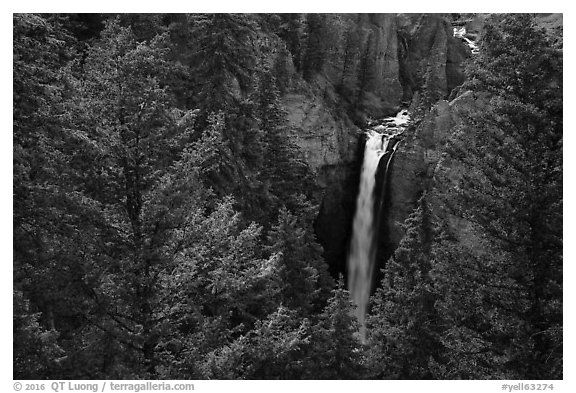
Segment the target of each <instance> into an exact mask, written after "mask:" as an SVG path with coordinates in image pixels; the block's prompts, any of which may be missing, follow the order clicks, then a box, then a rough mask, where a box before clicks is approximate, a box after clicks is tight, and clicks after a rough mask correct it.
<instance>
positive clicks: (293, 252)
mask: <svg viewBox="0 0 576 393" xmlns="http://www.w3.org/2000/svg"><path fill="white" fill-rule="evenodd" d="M312 236H313V235H312V231H311V227H310V226H309V224H308V223H307V222H306V221H304V220H302V219H301V218H300V219H299V217H297V216H295V215H294V214H292V213H291V212H290V211H288V209H286V208H282V209H281V210H280V213H279V215H278V221H277V224H276V225H274V226H273V227H272V229H271V231H270V232H269V234H268V242H269V243H270V246H269V251H270V252H271V253H274V254H278V255H279V258H280V262H279V269H280V271H279V273H278V274H279V276H280V282H281V283H282V284H281V285H282V289H281V292H280V301H281V303H282V304H284V305H285V306H287V307H289V308H291V309H294V310H299V312H300V313H302V314H303V315H308V314H309V313H311V312H312V310H313V309H318V308H319V309H322V308H323V305H324V302H325V301H326V300H327V298H328V296H329V295H328V294H329V291H330V289H331V287H332V285H333V283H332V280H331V278H330V276H329V274H328V270H327V267H326V265H325V263H324V261H323V260H322V257H321V248H320V246H319V245H318V244H317V243H316V242H315V241H314V240H313V237H312Z"/></svg>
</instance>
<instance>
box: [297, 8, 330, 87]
mask: <svg viewBox="0 0 576 393" xmlns="http://www.w3.org/2000/svg"><path fill="white" fill-rule="evenodd" d="M327 35H328V26H327V16H326V15H324V14H307V15H306V50H305V52H304V56H303V61H302V72H303V76H304V79H305V80H307V81H310V80H311V79H312V77H313V76H314V74H316V73H319V72H321V71H322V70H323V68H324V62H325V61H326V58H327V54H328V53H327V40H326V38H327Z"/></svg>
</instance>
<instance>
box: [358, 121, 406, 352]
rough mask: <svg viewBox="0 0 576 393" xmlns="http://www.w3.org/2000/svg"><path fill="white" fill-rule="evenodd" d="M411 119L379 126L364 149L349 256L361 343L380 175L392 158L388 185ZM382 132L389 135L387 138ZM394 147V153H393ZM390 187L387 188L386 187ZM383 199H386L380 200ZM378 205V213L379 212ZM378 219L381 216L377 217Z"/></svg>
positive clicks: (363, 339) (370, 275)
mask: <svg viewBox="0 0 576 393" xmlns="http://www.w3.org/2000/svg"><path fill="white" fill-rule="evenodd" d="M408 120H409V116H408V113H407V111H402V112H400V113H399V114H398V115H397V116H396V117H395V118H386V119H384V120H383V122H384V123H385V124H386V125H378V126H376V127H374V128H373V129H371V130H368V132H367V137H368V138H367V140H366V145H365V147H364V162H363V164H362V170H361V173H360V187H359V190H358V198H357V199H356V213H355V215H354V220H353V225H352V240H351V242H350V251H349V254H348V266H347V267H348V290H349V291H350V295H351V297H352V302H353V303H354V304H355V305H356V309H355V311H354V314H355V316H356V318H357V319H358V322H359V323H360V339H361V340H362V342H363V343H365V342H366V324H365V318H366V313H367V311H368V302H369V299H370V291H371V289H372V281H373V279H372V277H373V274H374V260H375V257H376V244H375V243H376V242H375V237H376V234H377V233H376V232H377V229H378V228H377V226H378V225H377V222H378V221H377V220H375V214H374V213H375V212H377V213H379V212H380V210H381V203H382V201H381V200H380V201H376V198H375V192H374V191H375V186H376V172H377V170H378V164H379V163H380V159H381V158H382V157H383V156H384V155H386V154H388V160H387V163H386V166H385V173H384V182H386V181H387V177H388V169H389V166H390V162H391V161H392V157H393V155H394V153H395V151H396V147H397V146H398V143H397V140H394V139H395V138H394V137H395V136H396V135H398V134H399V133H401V132H402V131H403V129H404V128H405V127H406V125H407V122H408ZM379 131H384V132H386V133H385V134H382V133H380V132H379ZM389 147H390V149H389ZM383 187H386V184H385V183H384V184H383ZM380 199H383V198H380ZM375 203H378V205H376V207H377V209H376V210H375ZM377 215H378V214H377Z"/></svg>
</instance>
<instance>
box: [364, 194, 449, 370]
mask: <svg viewBox="0 0 576 393" xmlns="http://www.w3.org/2000/svg"><path fill="white" fill-rule="evenodd" d="M432 220H433V218H432V213H431V211H430V208H429V206H428V202H427V201H426V197H425V196H423V197H421V199H420V201H419V203H418V207H417V209H416V210H415V211H414V213H412V214H411V215H410V217H409V218H408V219H407V220H406V223H405V226H406V234H405V236H404V238H403V240H402V242H401V243H400V245H399V246H398V248H397V249H396V251H395V252H394V255H393V257H392V258H390V260H389V261H388V262H387V263H386V267H385V268H384V269H383V272H382V274H383V280H382V286H381V288H379V289H378V290H377V292H376V294H375V295H374V297H373V302H374V305H373V309H372V312H371V314H372V315H371V316H370V317H369V318H368V334H369V338H368V342H369V346H370V350H369V355H368V356H369V365H368V367H369V368H370V369H371V372H372V373H373V375H374V377H377V378H400V379H429V378H431V376H432V374H431V372H430V370H429V369H428V363H429V359H430V358H431V357H433V356H435V355H436V354H437V353H438V350H439V348H440V343H439V339H438V333H439V331H440V330H441V322H440V320H439V318H438V315H437V312H436V310H435V301H436V294H435V288H434V287H433V280H432V277H431V276H430V272H431V270H432V266H433V265H432V264H433V259H434V253H433V250H432V244H433V239H434V237H435V232H436V230H435V227H434V223H433V221H432Z"/></svg>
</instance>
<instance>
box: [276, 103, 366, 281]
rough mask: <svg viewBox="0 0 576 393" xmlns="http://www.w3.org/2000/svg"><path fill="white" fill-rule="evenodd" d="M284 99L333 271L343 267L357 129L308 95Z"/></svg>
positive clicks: (355, 165)
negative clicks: (312, 182) (313, 187)
mask: <svg viewBox="0 0 576 393" xmlns="http://www.w3.org/2000/svg"><path fill="white" fill-rule="evenodd" d="M283 103H284V106H285V108H286V109H287V112H288V121H289V122H290V124H291V126H292V129H293V132H294V134H293V135H292V139H293V141H294V142H295V143H296V144H297V145H298V146H299V147H300V150H301V151H302V153H303V156H304V158H305V160H306V162H307V163H308V165H309V166H310V168H311V169H312V171H313V172H314V174H315V176H316V184H317V185H318V186H319V188H320V195H319V199H320V201H321V204H320V211H319V214H318V217H317V219H316V225H315V227H316V235H317V237H318V240H319V241H320V243H321V244H322V245H323V247H324V257H325V258H326V260H327V261H328V263H329V265H330V269H331V271H332V273H333V274H334V275H335V276H337V274H338V273H340V272H344V271H345V268H346V267H345V262H346V253H347V243H348V239H349V237H350V231H351V225H352V219H353V214H354V206H355V201H356V194H357V190H358V184H357V183H358V178H359V171H360V167H359V165H361V162H359V160H358V157H359V152H358V149H359V146H360V145H361V143H360V139H361V135H362V133H361V130H360V129H359V128H358V127H356V126H355V125H354V124H353V123H352V121H351V120H350V119H348V117H346V116H345V115H342V114H339V115H338V116H337V115H336V114H334V113H333V112H331V111H330V110H329V109H328V108H327V107H326V105H325V103H324V102H323V101H322V99H321V98H318V97H316V96H314V95H310V94H304V93H300V94H296V93H291V94H287V95H286V96H285V97H284V99H283Z"/></svg>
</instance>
